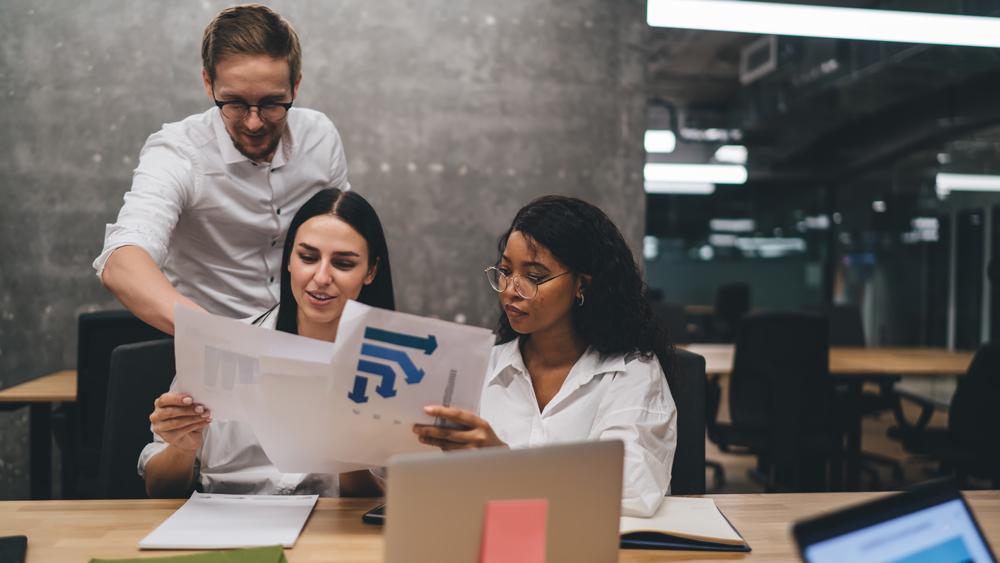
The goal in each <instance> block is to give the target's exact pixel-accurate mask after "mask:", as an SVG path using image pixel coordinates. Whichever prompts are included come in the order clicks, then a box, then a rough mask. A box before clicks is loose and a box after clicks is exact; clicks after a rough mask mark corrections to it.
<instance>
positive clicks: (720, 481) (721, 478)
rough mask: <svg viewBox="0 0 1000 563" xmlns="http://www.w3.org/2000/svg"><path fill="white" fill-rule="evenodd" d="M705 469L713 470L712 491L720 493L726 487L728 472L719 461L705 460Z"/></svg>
mask: <svg viewBox="0 0 1000 563" xmlns="http://www.w3.org/2000/svg"><path fill="white" fill-rule="evenodd" d="M705 467H707V468H709V469H711V470H712V483H713V485H712V490H713V491H718V490H721V489H722V487H725V486H726V470H725V468H723V467H722V464H721V463H719V462H718V461H712V460H708V459H706V460H705Z"/></svg>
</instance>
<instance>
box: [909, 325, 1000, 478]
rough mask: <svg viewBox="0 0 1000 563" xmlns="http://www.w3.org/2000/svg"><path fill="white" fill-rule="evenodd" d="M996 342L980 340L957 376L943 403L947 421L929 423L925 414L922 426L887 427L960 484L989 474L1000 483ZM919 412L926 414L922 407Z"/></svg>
mask: <svg viewBox="0 0 1000 563" xmlns="http://www.w3.org/2000/svg"><path fill="white" fill-rule="evenodd" d="M998 404H1000V342H992V343H989V344H984V345H982V346H981V347H980V348H979V349H978V350H977V351H976V355H975V357H973V359H972V364H971V365H970V366H969V370H968V372H966V374H965V375H964V376H962V377H960V378H959V379H958V387H957V388H956V389H955V394H954V395H953V396H952V400H951V405H950V406H949V408H948V427H947V428H946V429H944V428H941V429H928V428H926V423H927V421H928V420H929V419H930V416H929V415H926V416H922V420H923V424H922V426H917V427H910V428H904V429H901V428H894V429H890V433H889V435H890V436H892V437H895V438H897V439H900V440H901V441H902V444H903V448H904V449H905V450H906V451H907V452H909V453H912V454H917V455H922V456H926V457H930V458H932V459H936V460H938V461H939V462H940V472H941V473H942V474H953V475H954V476H955V477H956V478H957V479H958V481H959V484H960V485H962V486H968V485H967V483H968V478H969V477H978V478H982V479H988V480H990V481H991V483H992V487H993V488H1000V450H998V449H997V447H996V440H997V436H998V435H1000V414H998V411H997V405H998ZM922 414H924V415H925V414H926V411H925V412H924V413H922Z"/></svg>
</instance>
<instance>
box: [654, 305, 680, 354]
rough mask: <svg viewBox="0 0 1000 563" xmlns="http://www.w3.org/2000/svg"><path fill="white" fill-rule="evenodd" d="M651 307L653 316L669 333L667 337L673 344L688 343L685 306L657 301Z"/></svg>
mask: <svg viewBox="0 0 1000 563" xmlns="http://www.w3.org/2000/svg"><path fill="white" fill-rule="evenodd" d="M650 305H652V307H653V314H655V315H656V318H657V320H658V321H660V325H661V326H663V328H664V329H665V330H666V331H667V337H668V338H669V339H670V341H671V342H673V343H674V344H683V343H685V342H687V341H688V337H687V317H686V315H685V314H684V306H683V305H680V304H678V303H669V302H666V301H655V302H652V303H650Z"/></svg>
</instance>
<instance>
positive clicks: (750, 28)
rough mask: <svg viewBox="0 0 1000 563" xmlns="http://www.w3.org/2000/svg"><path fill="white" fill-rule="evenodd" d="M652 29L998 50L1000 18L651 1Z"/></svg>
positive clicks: (727, 0)
mask: <svg viewBox="0 0 1000 563" xmlns="http://www.w3.org/2000/svg"><path fill="white" fill-rule="evenodd" d="M646 22H647V23H649V25H651V26H654V27H675V28H682V29H704V30H710V31H731V32H736V33H759V34H765V35H772V34H773V35H796V36H801V37H826V38H832V39H860V40H865V41H896V42H902V43H924V44H931V45H962V46H968V47H1000V18H990V17H980V16H956V15H950V14H933V13H924V12H903V11H894V10H870V9H864V8H837V7H830V6H802V5H792V4H777V3H773V2H742V1H734V0H648V2H647V9H646Z"/></svg>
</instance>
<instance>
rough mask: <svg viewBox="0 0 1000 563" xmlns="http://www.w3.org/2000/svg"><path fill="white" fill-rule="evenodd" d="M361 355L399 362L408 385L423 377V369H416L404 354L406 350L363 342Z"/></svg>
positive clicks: (418, 381) (417, 381)
mask: <svg viewBox="0 0 1000 563" xmlns="http://www.w3.org/2000/svg"><path fill="white" fill-rule="evenodd" d="M431 338H433V336H432V337H431ZM361 355H362V356H370V357H372V358H379V359H382V360H388V361H390V362H395V363H397V364H399V367H401V368H403V373H405V374H406V383H407V384H409V385H412V384H414V383H420V380H421V379H423V378H424V370H422V369H417V366H415V365H413V360H411V359H410V357H409V356H407V355H406V352H402V351H400V350H393V349H392V348H383V347H381V346H376V345H374V344H364V345H362V346H361Z"/></svg>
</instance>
